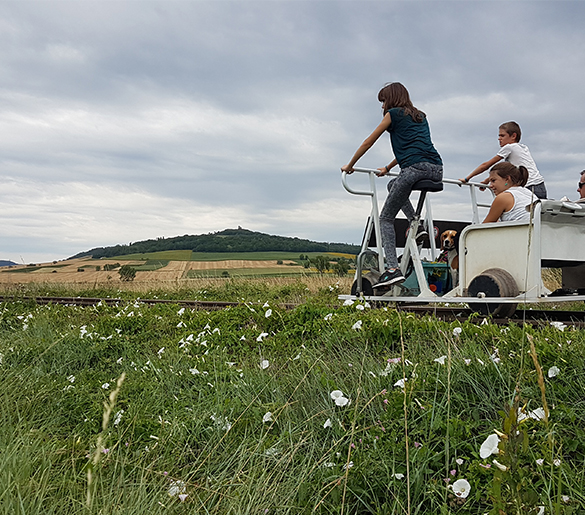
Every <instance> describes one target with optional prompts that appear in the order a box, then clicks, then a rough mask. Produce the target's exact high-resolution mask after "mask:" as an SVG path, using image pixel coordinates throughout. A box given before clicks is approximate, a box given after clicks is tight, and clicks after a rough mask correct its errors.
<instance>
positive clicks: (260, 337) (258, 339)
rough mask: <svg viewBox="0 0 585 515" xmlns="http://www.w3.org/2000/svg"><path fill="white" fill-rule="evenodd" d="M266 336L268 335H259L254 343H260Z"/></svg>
mask: <svg viewBox="0 0 585 515" xmlns="http://www.w3.org/2000/svg"><path fill="white" fill-rule="evenodd" d="M267 336H268V333H261V334H260V336H258V338H256V341H257V342H261V341H262V340H263V339H264V338H266V337H267Z"/></svg>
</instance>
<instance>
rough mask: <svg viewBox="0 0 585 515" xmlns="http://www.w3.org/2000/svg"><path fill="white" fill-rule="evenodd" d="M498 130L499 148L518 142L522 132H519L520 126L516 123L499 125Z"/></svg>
mask: <svg viewBox="0 0 585 515" xmlns="http://www.w3.org/2000/svg"><path fill="white" fill-rule="evenodd" d="M499 129H500V130H499V132H498V141H499V142H500V147H503V146H504V145H509V144H510V143H519V142H520V138H521V137H522V131H521V130H520V125H518V124H517V123H516V122H506V123H503V124H502V125H500V127H499Z"/></svg>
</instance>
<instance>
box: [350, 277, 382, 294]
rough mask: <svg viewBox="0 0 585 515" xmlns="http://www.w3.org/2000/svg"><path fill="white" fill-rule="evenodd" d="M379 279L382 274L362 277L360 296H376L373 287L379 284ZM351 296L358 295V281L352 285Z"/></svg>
mask: <svg viewBox="0 0 585 515" xmlns="http://www.w3.org/2000/svg"><path fill="white" fill-rule="evenodd" d="M379 277H380V274H375V273H374V272H368V273H367V274H366V275H364V276H363V277H362V291H361V293H360V295H366V296H371V295H374V288H373V285H374V284H376V283H377V282H378V278H379ZM351 294H352V295H357V279H356V280H355V281H354V282H353V284H352V285H351Z"/></svg>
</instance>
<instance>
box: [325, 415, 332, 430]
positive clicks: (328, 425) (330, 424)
mask: <svg viewBox="0 0 585 515" xmlns="http://www.w3.org/2000/svg"><path fill="white" fill-rule="evenodd" d="M332 425H333V424H332V422H331V419H330V418H328V419H327V420H326V421H325V423H324V424H323V429H327V428H328V427H331V426H332Z"/></svg>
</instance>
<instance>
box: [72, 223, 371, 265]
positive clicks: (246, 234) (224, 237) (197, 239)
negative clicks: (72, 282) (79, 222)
mask: <svg viewBox="0 0 585 515" xmlns="http://www.w3.org/2000/svg"><path fill="white" fill-rule="evenodd" d="M169 250H191V251H193V252H295V253H296V252H339V253H343V254H357V253H358V252H359V250H360V247H359V246H358V245H351V244H348V243H325V242H315V241H310V240H306V239H301V238H290V237H286V236H274V235H270V234H264V233H261V232H255V231H250V230H248V229H242V228H238V229H225V230H223V231H220V232H215V233H208V234H200V235H185V236H176V237H173V238H156V239H153V240H144V241H139V242H134V243H129V244H128V245H114V246H111V247H97V248H94V249H91V250H88V251H86V252H81V253H79V254H76V255H75V256H72V258H80V257H89V256H91V257H93V258H95V259H99V258H111V257H115V256H123V255H125V254H143V253H149V252H161V251H169Z"/></svg>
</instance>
